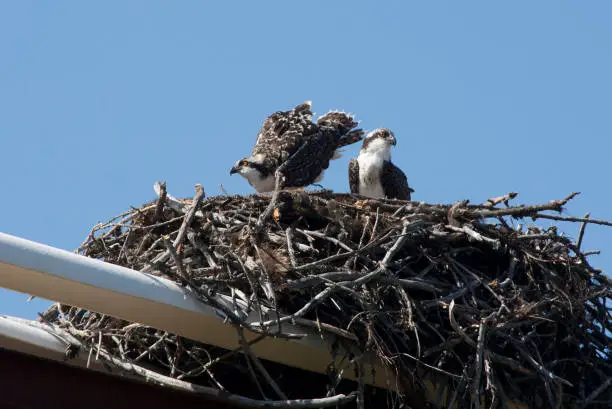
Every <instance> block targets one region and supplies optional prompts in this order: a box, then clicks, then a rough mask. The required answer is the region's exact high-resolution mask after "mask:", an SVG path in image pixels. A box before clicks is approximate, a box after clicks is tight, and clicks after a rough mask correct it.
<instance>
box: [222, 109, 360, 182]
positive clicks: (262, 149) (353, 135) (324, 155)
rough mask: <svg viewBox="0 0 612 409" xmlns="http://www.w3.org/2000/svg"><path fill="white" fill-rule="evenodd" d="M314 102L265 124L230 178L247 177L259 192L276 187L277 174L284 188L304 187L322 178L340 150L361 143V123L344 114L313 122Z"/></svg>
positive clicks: (327, 115) (281, 112) (273, 117)
mask: <svg viewBox="0 0 612 409" xmlns="http://www.w3.org/2000/svg"><path fill="white" fill-rule="evenodd" d="M310 109H311V102H310V101H307V102H305V103H303V104H301V105H298V106H297V107H295V108H293V109H292V110H290V111H278V112H275V113H273V114H272V115H270V116H269V117H268V118H267V119H266V120H265V121H264V123H263V125H262V127H261V130H260V131H259V134H258V135H257V140H256V141H255V147H254V148H253V151H252V153H251V155H250V156H247V157H246V158H243V159H240V160H239V161H237V162H236V163H235V164H234V166H233V167H232V169H231V170H230V175H231V174H234V173H238V174H240V175H242V176H244V177H245V178H246V179H247V180H248V181H249V183H250V184H251V186H253V187H254V188H255V190H257V191H258V192H260V193H262V192H270V191H272V190H274V187H275V182H276V180H275V172H276V169H278V167H279V166H281V165H282V164H283V163H284V162H287V161H288V163H287V165H286V168H285V169H284V170H283V172H282V173H283V176H284V183H283V187H287V188H298V187H305V186H308V185H310V184H312V183H315V182H318V181H319V180H321V179H322V178H323V173H324V171H325V169H327V168H328V167H329V161H330V160H332V159H336V158H338V157H339V151H338V150H339V148H341V147H343V146H346V145H350V144H352V143H355V142H357V141H360V140H361V138H362V137H363V131H362V130H361V129H353V128H355V127H356V126H357V125H358V123H357V122H356V121H355V119H354V118H353V117H352V116H351V115H347V114H345V113H344V112H329V113H327V114H325V115H323V116H322V117H320V118H319V119H318V120H317V122H316V123H314V122H312V111H311V110H310Z"/></svg>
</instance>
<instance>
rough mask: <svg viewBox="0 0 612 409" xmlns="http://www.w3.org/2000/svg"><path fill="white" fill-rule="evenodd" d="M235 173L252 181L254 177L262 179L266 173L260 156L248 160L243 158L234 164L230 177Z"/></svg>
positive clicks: (248, 157) (249, 157)
mask: <svg viewBox="0 0 612 409" xmlns="http://www.w3.org/2000/svg"><path fill="white" fill-rule="evenodd" d="M234 173H238V174H239V175H241V176H244V177H245V178H247V179H249V180H250V179H251V178H254V177H259V178H261V177H262V176H263V175H264V174H265V173H266V171H265V168H264V165H263V161H262V158H260V157H259V155H255V156H247V157H246V158H242V159H240V160H239V161H237V162H236V163H234V166H232V169H231V170H230V175H233V174H234Z"/></svg>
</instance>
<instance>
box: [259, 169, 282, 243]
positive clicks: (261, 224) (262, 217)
mask: <svg viewBox="0 0 612 409" xmlns="http://www.w3.org/2000/svg"><path fill="white" fill-rule="evenodd" d="M288 163H289V162H288V161H285V163H283V164H282V165H281V166H279V167H278V169H276V172H275V177H276V182H275V184H274V192H273V193H272V198H271V199H270V203H268V206H267V207H266V209H265V210H264V211H263V213H262V214H261V215H260V216H259V219H257V223H256V224H255V233H260V232H261V230H262V229H263V227H264V225H265V223H266V222H267V221H268V219H269V218H270V216H271V215H272V213H273V212H274V208H275V207H276V203H277V202H278V195H279V193H280V191H281V188H282V179H283V174H282V172H283V170H285V168H286V167H287V164H288Z"/></svg>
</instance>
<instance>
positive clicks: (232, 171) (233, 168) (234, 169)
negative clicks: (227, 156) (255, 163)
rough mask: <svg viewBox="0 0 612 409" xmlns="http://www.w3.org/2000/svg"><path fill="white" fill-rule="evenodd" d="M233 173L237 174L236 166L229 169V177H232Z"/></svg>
mask: <svg viewBox="0 0 612 409" xmlns="http://www.w3.org/2000/svg"><path fill="white" fill-rule="evenodd" d="M234 173H238V168H237V167H236V166H232V169H230V175H233V174H234Z"/></svg>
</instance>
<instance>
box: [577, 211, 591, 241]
mask: <svg viewBox="0 0 612 409" xmlns="http://www.w3.org/2000/svg"><path fill="white" fill-rule="evenodd" d="M589 217H591V213H588V212H587V214H585V215H584V218H585V219H588V218H589ZM586 226H587V223H586V222H582V225H580V231H579V232H578V241H576V248H577V249H578V250H580V246H581V245H582V239H583V238H584V231H585V230H586Z"/></svg>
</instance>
